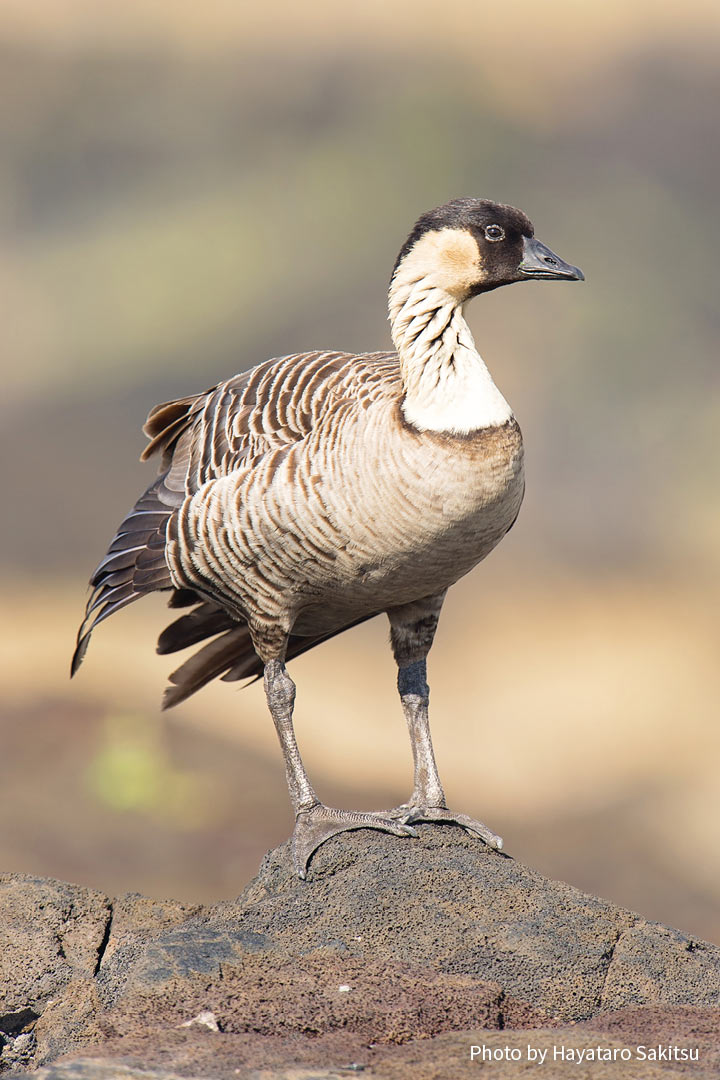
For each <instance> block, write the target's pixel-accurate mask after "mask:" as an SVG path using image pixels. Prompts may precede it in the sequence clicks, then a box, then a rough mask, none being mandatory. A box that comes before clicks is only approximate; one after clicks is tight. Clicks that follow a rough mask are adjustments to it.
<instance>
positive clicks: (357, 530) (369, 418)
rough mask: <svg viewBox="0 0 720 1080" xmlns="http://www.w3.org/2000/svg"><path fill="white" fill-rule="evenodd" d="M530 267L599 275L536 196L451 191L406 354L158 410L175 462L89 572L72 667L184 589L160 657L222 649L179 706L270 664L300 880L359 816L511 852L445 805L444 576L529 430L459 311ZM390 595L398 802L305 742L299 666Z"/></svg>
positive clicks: (183, 674) (417, 268) (500, 506)
mask: <svg viewBox="0 0 720 1080" xmlns="http://www.w3.org/2000/svg"><path fill="white" fill-rule="evenodd" d="M533 279H542V280H548V281H579V280H583V274H582V271H581V270H579V269H578V268H577V267H575V266H571V265H570V264H569V263H566V262H564V261H563V260H562V259H561V258H560V257H559V256H558V255H555V254H554V253H553V252H552V251H551V250H550V249H549V248H548V247H546V246H545V245H544V244H542V243H541V242H540V241H539V240H538V239H536V237H535V234H534V229H533V226H532V224H531V222H530V221H529V219H528V218H527V216H526V215H525V214H524V213H523V212H522V211H520V210H517V209H515V208H514V207H512V206H508V205H505V204H501V203H495V202H491V201H489V200H487V199H477V198H462V199H454V200H452V201H451V202H448V203H446V204H445V205H443V206H439V207H437V208H435V209H434V210H431V211H429V212H428V213H425V214H423V215H422V216H421V217H420V218H419V219H418V221H417V222H416V224H415V226H414V227H413V229H412V231H411V232H410V235H409V236H408V238H407V240H406V241H405V243H404V244H403V246H402V248H401V250H400V253H399V255H398V257H397V261H396V263H395V266H394V269H393V273H392V277H391V281H390V287H389V294H388V308H389V318H390V324H391V330H392V338H393V343H394V346H395V351H394V352H372V353H362V354H359V355H356V354H352V353H346V352H305V353H298V354H295V355H291V356H283V357H280V358H276V359H271V360H268V361H266V362H265V363H261V364H259V365H258V366H256V367H253V368H252V369H250V370H248V371H244V372H243V373H242V374H240V375H236V376H234V377H233V378H230V379H228V380H227V381H225V382H221V383H219V384H218V385H217V386H214V387H212V388H211V389H209V390H207V391H205V392H204V393H201V394H197V395H193V396H189V397H184V398H180V399H179V400H176V401H170V402H168V403H165V404H162V405H158V406H157V407H155V408H154V409H152V411H151V412H150V414H149V416H148V419H147V422H146V424H145V427H144V431H145V434H146V435H147V436H148V438H149V440H150V441H149V443H148V445H147V447H146V448H145V451H144V453H143V455H142V459H143V460H145V459H147V458H149V457H151V456H152V455H154V454H159V455H160V467H159V472H158V476H157V479H156V480H155V481H154V482H153V483H152V484H151V485H150V487H149V488H148V489H147V491H146V492H145V493H144V494H143V495H142V496H141V497H140V498H139V499H138V501H137V502H136V504H135V506H134V507H133V508H132V510H131V511H130V512H129V513H128V514H127V516H126V517H125V518H124V520H123V522H122V524H121V525H120V527H119V529H118V531H117V534H116V536H115V538H114V539H113V541H112V543H111V544H110V547H109V550H108V553H107V555H106V556H105V558H104V559H103V560H102V562H101V563H100V565H99V566H98V567H97V569H96V570H95V572H94V574H93V576H92V578H91V582H90V585H91V589H92V591H91V595H90V599H89V601H88V605H87V611H86V615H85V619H84V621H83V623H82V625H81V627H80V630H79V633H78V639H77V647H76V650H75V653H74V656H73V660H72V674H75V672H76V671H77V669H78V667H79V666H80V663H81V662H82V659H83V657H84V655H85V651H86V649H87V646H88V642H89V639H90V635H91V633H92V631H93V629H94V628H95V627H96V626H97V625H98V624H99V623H101V622H103V621H104V620H105V619H107V618H108V617H109V616H110V615H112V614H114V613H115V612H117V611H119V610H120V609H121V608H123V607H125V606H126V605H128V604H130V603H132V602H134V601H135V600H137V599H138V598H139V597H141V596H144V595H146V594H147V593H150V592H154V591H156V590H169V591H170V599H169V606H170V607H171V608H173V609H185V610H184V611H183V613H182V614H181V615H180V616H179V617H175V621H174V622H172V623H171V624H170V625H169V626H168V627H167V629H165V630H164V631H163V633H162V634H161V635H160V638H159V640H158V646H157V649H158V652H159V653H161V654H165V653H173V652H176V651H178V650H181V649H185V648H187V647H189V646H193V645H197V644H199V643H201V642H204V643H205V644H203V646H202V647H201V648H200V650H199V651H198V652H197V653H195V654H193V655H191V656H190V658H189V659H186V660H185V662H184V663H182V664H181V666H180V667H179V668H178V669H177V670H176V671H175V672H174V673H173V674H172V675H171V676H170V684H171V685H170V686H169V688H168V689H167V691H166V693H165V697H164V701H163V707H164V708H168V707H170V706H173V705H176V704H178V703H179V702H181V701H184V700H185V699H186V698H188V697H189V696H190V695H191V694H193V693H195V691H197V690H199V689H200V688H201V687H202V686H204V685H205V684H207V683H208V682H210V681H211V680H212V679H215V678H217V677H220V678H221V679H223V680H224V681H227V682H233V681H236V680H249V679H254V678H262V679H263V680H264V688H265V694H266V698H267V705H268V708H269V711H270V714H271V716H272V719H273V722H274V724H275V728H276V730H277V734H278V737H279V740H280V745H281V748H282V753H283V757H284V762H285V769H286V776H287V783H288V789H289V794H290V799H291V802H292V807H293V811H294V814H295V825H294V829H293V834H292V838H291V845H290V850H291V856H292V861H293V865H294V870H295V872H296V873H297V875H298V876H299V877H300V878H305V877H306V874H307V868H308V863H309V860H310V858H311V856H312V855H313V853H314V852H315V851H316V850H317V848H318V847H319V846H320V845H321V844H323V843H324V842H325V841H327V840H328V839H329V838H330V837H332V836H335V835H337V834H339V833H342V832H345V831H347V830H354V829H361V828H363V829H364V828H370V829H379V830H381V831H384V832H388V833H391V834H394V835H396V836H416V835H417V832H416V830H415V828H414V826H415V825H417V824H419V823H440V824H448V823H449V824H455V825H459V826H461V827H462V828H463V829H465V830H466V832H468V833H469V834H471V835H473V836H475V837H477V838H479V839H480V840H482V841H484V842H485V843H486V844H487V845H489V846H490V847H493V848H496V849H500V848H501V847H502V840H501V838H500V837H499V836H497V835H496V834H495V833H494V832H492V831H491V830H490V829H489V828H488V827H487V826H486V825H484V824H482V823H481V822H479V821H476V820H474V819H473V818H471V817H469V816H468V815H466V814H463V813H455V812H453V811H451V810H450V809H448V807H447V805H446V801H445V794H444V792H443V788H442V784H441V782H440V777H439V775H438V770H437V765H436V762H435V756H434V752H433V747H432V741H431V737H430V727H429V720H428V699H429V688H428V683H427V670H426V659H427V655H428V652H429V650H430V647H431V645H432V643H433V638H434V636H435V630H436V627H437V624H438V618H439V616H440V610H441V607H442V604H443V600H444V597H445V594H446V592H447V590H448V588H449V587H450V586H451V585H453V584H454V583H455V582H456V581H458V579H459V578H461V577H463V575H465V574H467V573H468V571H470V570H471V569H472V568H473V567H474V566H475V565H476V564H477V563H479V562H480V561H481V560H482V559H484V558H485V556H486V555H488V554H489V552H490V551H491V550H492V549H493V548H494V547H495V546H496V544H497V543H498V542H499V541H500V540H501V538H502V537H503V536H504V535H505V533H507V531H508V530H509V529H510V528H511V527H512V525H513V524H514V522H515V519H516V517H517V515H518V512H519V509H520V503H521V501H522V498H523V492H524V478H523V445H522V436H521V433H520V428H519V426H518V423H517V421H516V420H515V417H514V415H513V412H512V410H511V408H510V406H509V405H508V403H507V401H506V400H505V398H504V397H503V395H502V394H501V393H500V391H499V390H498V388H497V387H496V385H495V383H494V382H493V379H492V377H491V375H490V373H489V371H488V369H487V367H486V366H485V363H484V361H483V360H482V358H481V356H480V354H479V353H478V351H477V349H476V347H475V343H474V341H473V338H472V335H471V333H470V329H469V327H468V325H467V323H466V321H465V318H464V316H463V308H464V305H465V303H466V302H467V301H468V300H470V299H471V298H472V297H474V296H477V295H479V294H480V293H486V292H490V291H491V290H492V289H496V288H498V287H500V286H502V285H508V284H511V283H512V282H520V281H530V280H533ZM383 612H384V613H385V614H386V615H387V617H388V619H389V622H390V643H391V647H392V651H393V655H394V657H395V661H396V663H397V686H398V692H399V696H400V702H401V706H402V710H403V713H404V716H405V720H406V722H407V726H408V730H409V734H410V741H411V747H412V754H413V762H414V788H413V791H412V794H411V796H410V798H409V800H408V801H407V802H406V803H404V804H403V805H401V806H398V807H396V808H395V809H393V810H389V811H378V812H373V813H357V812H354V811H348V810H340V809H334V808H332V807H329V806H326V805H325V804H324V803H323V802H322V801H321V800H320V798H319V797H318V795H317V794H316V792H315V789H314V788H313V786H312V784H311V782H310V779H309V777H308V775H307V772H306V771H305V768H304V765H303V762H302V759H301V756H300V752H299V749H298V745H297V742H296V739H295V733H294V729H293V710H294V706H295V684H294V682H293V680H292V679H291V677H290V675H289V674H288V671H287V667H286V664H287V661H288V660H290V659H292V658H293V657H296V656H299V655H300V654H301V653H304V652H306V651H307V650H308V649H312V648H314V647H315V646H316V645H319V644H320V643H321V642H324V641H327V640H328V639H329V638H331V637H334V636H335V635H336V634H339V633H341V632H342V631H343V630H347V629H348V628H349V627H352V626H356V625H357V624H358V623H361V622H363V621H365V620H366V619H370V618H372V617H373V616H375V615H378V614H381V613H383ZM208 639H209V640H208Z"/></svg>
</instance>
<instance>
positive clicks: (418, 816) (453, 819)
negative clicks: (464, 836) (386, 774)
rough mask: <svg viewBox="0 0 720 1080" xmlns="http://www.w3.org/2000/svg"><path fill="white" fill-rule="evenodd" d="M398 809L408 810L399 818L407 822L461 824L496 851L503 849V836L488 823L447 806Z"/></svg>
mask: <svg viewBox="0 0 720 1080" xmlns="http://www.w3.org/2000/svg"><path fill="white" fill-rule="evenodd" d="M398 810H405V811H406V812H405V813H404V814H403V815H402V816H401V817H399V819H398V820H400V821H402V822H403V823H405V824H408V825H419V824H420V823H421V822H427V823H428V824H440V825H443V824H448V825H460V826H462V828H463V829H464V830H465V832H468V833H470V834H471V836H479V837H480V839H481V840H483V841H484V842H485V843H486V844H487V845H488V847H491V848H494V849H495V850H496V851H502V847H503V839H502V836H498V835H497V834H496V833H494V832H493V831H492V830H491V829H488V827H487V825H483V824H482V822H481V821H475V819H474V818H471V817H468V815H467V814H455V813H453V811H452V810H448V809H447V807H446V806H408V807H398Z"/></svg>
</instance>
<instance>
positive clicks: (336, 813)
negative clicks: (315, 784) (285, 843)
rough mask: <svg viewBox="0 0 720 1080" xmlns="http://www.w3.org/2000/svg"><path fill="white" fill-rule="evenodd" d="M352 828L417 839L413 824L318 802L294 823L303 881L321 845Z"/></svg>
mask: <svg viewBox="0 0 720 1080" xmlns="http://www.w3.org/2000/svg"><path fill="white" fill-rule="evenodd" d="M351 829H380V830H381V831H382V832H388V833H392V834H393V836H417V832H416V831H415V829H413V827H412V824H410V823H409V822H403V821H399V820H395V821H393V820H391V819H390V818H389V817H386V816H384V815H382V814H372V813H368V814H359V813H356V812H355V811H353V810H333V809H332V808H331V807H328V806H324V805H323V804H322V803H317V804H316V805H315V806H313V807H311V808H310V809H309V810H301V811H300V813H299V814H298V815H297V818H296V821H295V829H294V831H293V835H292V844H291V850H292V860H293V866H294V868H295V873H296V874H297V876H298V877H299V878H300V879H301V880H302V881H304V880H305V878H306V877H307V865H308V862H309V861H310V858H311V856H312V855H313V853H314V852H315V851H317V849H318V848H319V847H320V845H321V844H324V843H325V841H326V840H329V839H330V838H331V837H332V836H337V835H338V833H343V832H349V831H350V830H351Z"/></svg>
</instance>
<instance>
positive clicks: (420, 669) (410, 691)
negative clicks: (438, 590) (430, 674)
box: [388, 593, 503, 849]
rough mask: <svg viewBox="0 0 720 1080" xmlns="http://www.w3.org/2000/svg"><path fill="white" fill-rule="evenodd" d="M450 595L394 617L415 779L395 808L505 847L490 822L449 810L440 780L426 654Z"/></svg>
mask: <svg viewBox="0 0 720 1080" xmlns="http://www.w3.org/2000/svg"><path fill="white" fill-rule="evenodd" d="M444 597H445V594H444V593H442V594H441V595H440V596H433V597H428V598H427V599H426V600H424V601H419V602H417V603H415V604H408V605H406V606H405V607H403V608H394V609H393V610H392V611H390V612H388V615H389V617H390V626H391V632H390V640H391V643H392V648H393V653H394V655H395V660H396V662H397V665H398V691H399V693H400V701H401V703H402V708H403V713H404V714H405V720H406V721H407V726H408V731H409V733H410V743H411V745H412V752H413V763H414V776H415V783H414V787H413V793H412V795H411V797H410V801H409V802H408V803H406V804H405V805H404V806H401V807H398V808H397V810H395V811H393V813H394V814H395V815H396V816H398V817H399V819H400V820H401V821H404V822H406V823H407V824H419V823H420V822H423V821H426V822H438V823H443V822H446V823H449V824H456V825H462V827H463V828H464V829H465V830H466V831H467V832H469V833H472V834H473V835H474V836H479V837H480V839H481V840H484V841H485V843H486V844H488V845H489V846H490V847H493V848H497V849H500V848H502V843H503V842H502V839H501V837H499V836H496V834H495V833H494V832H492V830H490V829H488V827H487V825H483V824H482V822H479V821H475V820H474V818H471V817H468V815H467V814H456V813H453V812H452V811H450V810H448V808H447V806H446V804H445V793H444V791H443V788H442V784H441V783H440V777H439V775H438V770H437V765H436V763H435V754H434V752H433V746H432V739H431V738H430V721H429V718H428V706H429V701H430V689H429V687H428V684H427V667H426V659H425V658H426V656H427V654H428V652H429V651H430V647H431V645H432V643H433V638H434V636H435V630H436V628H437V623H438V619H439V617H440V608H441V607H442V602H443V600H444Z"/></svg>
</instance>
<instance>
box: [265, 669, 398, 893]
mask: <svg viewBox="0 0 720 1080" xmlns="http://www.w3.org/2000/svg"><path fill="white" fill-rule="evenodd" d="M265 695H266V697H267V703H268V708H269V709H270V713H271V715H272V718H273V721H274V723H275V730H276V731H277V733H278V738H279V739H280V745H281V747H282V752H283V757H284V759H285V773H286V776H287V783H288V789H289V792H290V799H291V801H292V804H293V810H294V811H295V828H294V830H293V835H292V845H291V847H292V858H293V865H294V867H295V871H296V873H297V874H298V876H299V877H300V878H305V876H306V874H307V864H308V862H309V860H310V856H311V855H312V854H313V852H314V851H316V850H317V849H318V848H319V847H320V845H321V844H323V843H325V841H326V840H329V839H330V837H331V836H337V834H338V833H341V832H347V831H348V830H350V829H380V830H381V831H383V832H389V833H393V834H394V835H395V836H415V835H416V833H415V830H414V829H413V828H412V826H411V825H410V824H408V823H406V822H401V821H399V820H397V819H393V818H390V817H383V816H382V815H378V814H358V813H355V812H354V811H350V810H334V809H332V808H330V807H328V806H325V805H324V804H323V803H321V802H320V800H319V799H318V797H317V795H316V794H315V790H314V788H313V786H312V784H311V783H310V780H309V778H308V775H307V773H306V772H305V767H304V765H303V763H302V758H301V757H300V751H299V750H298V745H297V742H296V740H295V731H294V728H293V721H292V716H293V708H294V705H295V683H294V682H293V681H292V679H291V678H290V676H289V675H288V673H287V670H286V668H285V664H284V663H283V662H282V660H269V661H268V662H267V663H266V664H265Z"/></svg>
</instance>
